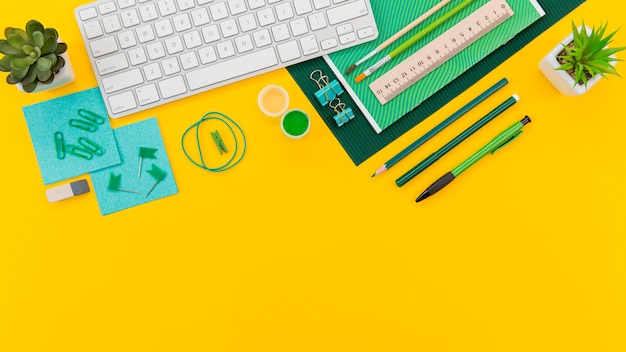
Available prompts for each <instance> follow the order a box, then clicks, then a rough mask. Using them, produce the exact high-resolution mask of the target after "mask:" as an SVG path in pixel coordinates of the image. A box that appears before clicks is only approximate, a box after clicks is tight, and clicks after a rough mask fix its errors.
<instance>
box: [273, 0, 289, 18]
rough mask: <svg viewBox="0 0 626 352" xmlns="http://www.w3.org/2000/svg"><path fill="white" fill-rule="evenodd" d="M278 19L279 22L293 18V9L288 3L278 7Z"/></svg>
mask: <svg viewBox="0 0 626 352" xmlns="http://www.w3.org/2000/svg"><path fill="white" fill-rule="evenodd" d="M276 17H277V18H278V20H279V21H284V20H288V19H290V18H292V17H293V8H292V7H291V4H290V3H288V2H285V3H282V4H279V5H277V6H276Z"/></svg>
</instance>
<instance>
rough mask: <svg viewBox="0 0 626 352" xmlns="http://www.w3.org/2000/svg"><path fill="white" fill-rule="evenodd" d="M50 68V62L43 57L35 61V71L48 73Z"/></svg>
mask: <svg viewBox="0 0 626 352" xmlns="http://www.w3.org/2000/svg"><path fill="white" fill-rule="evenodd" d="M51 68H52V61H50V60H48V59H46V58H45V57H40V58H39V60H37V71H41V72H44V71H50V69H51Z"/></svg>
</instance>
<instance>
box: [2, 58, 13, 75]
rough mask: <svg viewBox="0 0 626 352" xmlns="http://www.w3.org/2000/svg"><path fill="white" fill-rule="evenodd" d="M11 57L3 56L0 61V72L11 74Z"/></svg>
mask: <svg viewBox="0 0 626 352" xmlns="http://www.w3.org/2000/svg"><path fill="white" fill-rule="evenodd" d="M11 59H12V57H11V56H4V57H3V58H2V59H0V71H2V72H11Z"/></svg>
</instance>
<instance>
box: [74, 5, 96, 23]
mask: <svg viewBox="0 0 626 352" xmlns="http://www.w3.org/2000/svg"><path fill="white" fill-rule="evenodd" d="M78 16H79V17H80V19H81V20H82V21H87V20H90V19H92V18H96V17H98V10H96V8H95V7H88V8H86V9H84V10H81V11H79V12H78Z"/></svg>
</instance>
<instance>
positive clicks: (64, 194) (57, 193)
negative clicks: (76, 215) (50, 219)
mask: <svg viewBox="0 0 626 352" xmlns="http://www.w3.org/2000/svg"><path fill="white" fill-rule="evenodd" d="M87 192H89V184H88V183H87V180H78V181H74V182H71V183H67V184H64V185H61V186H58V187H54V188H50V189H48V190H46V197H48V202H50V203H52V202H57V201H59V200H63V199H67V198H71V197H74V196H77V195H80V194H83V193H87Z"/></svg>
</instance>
